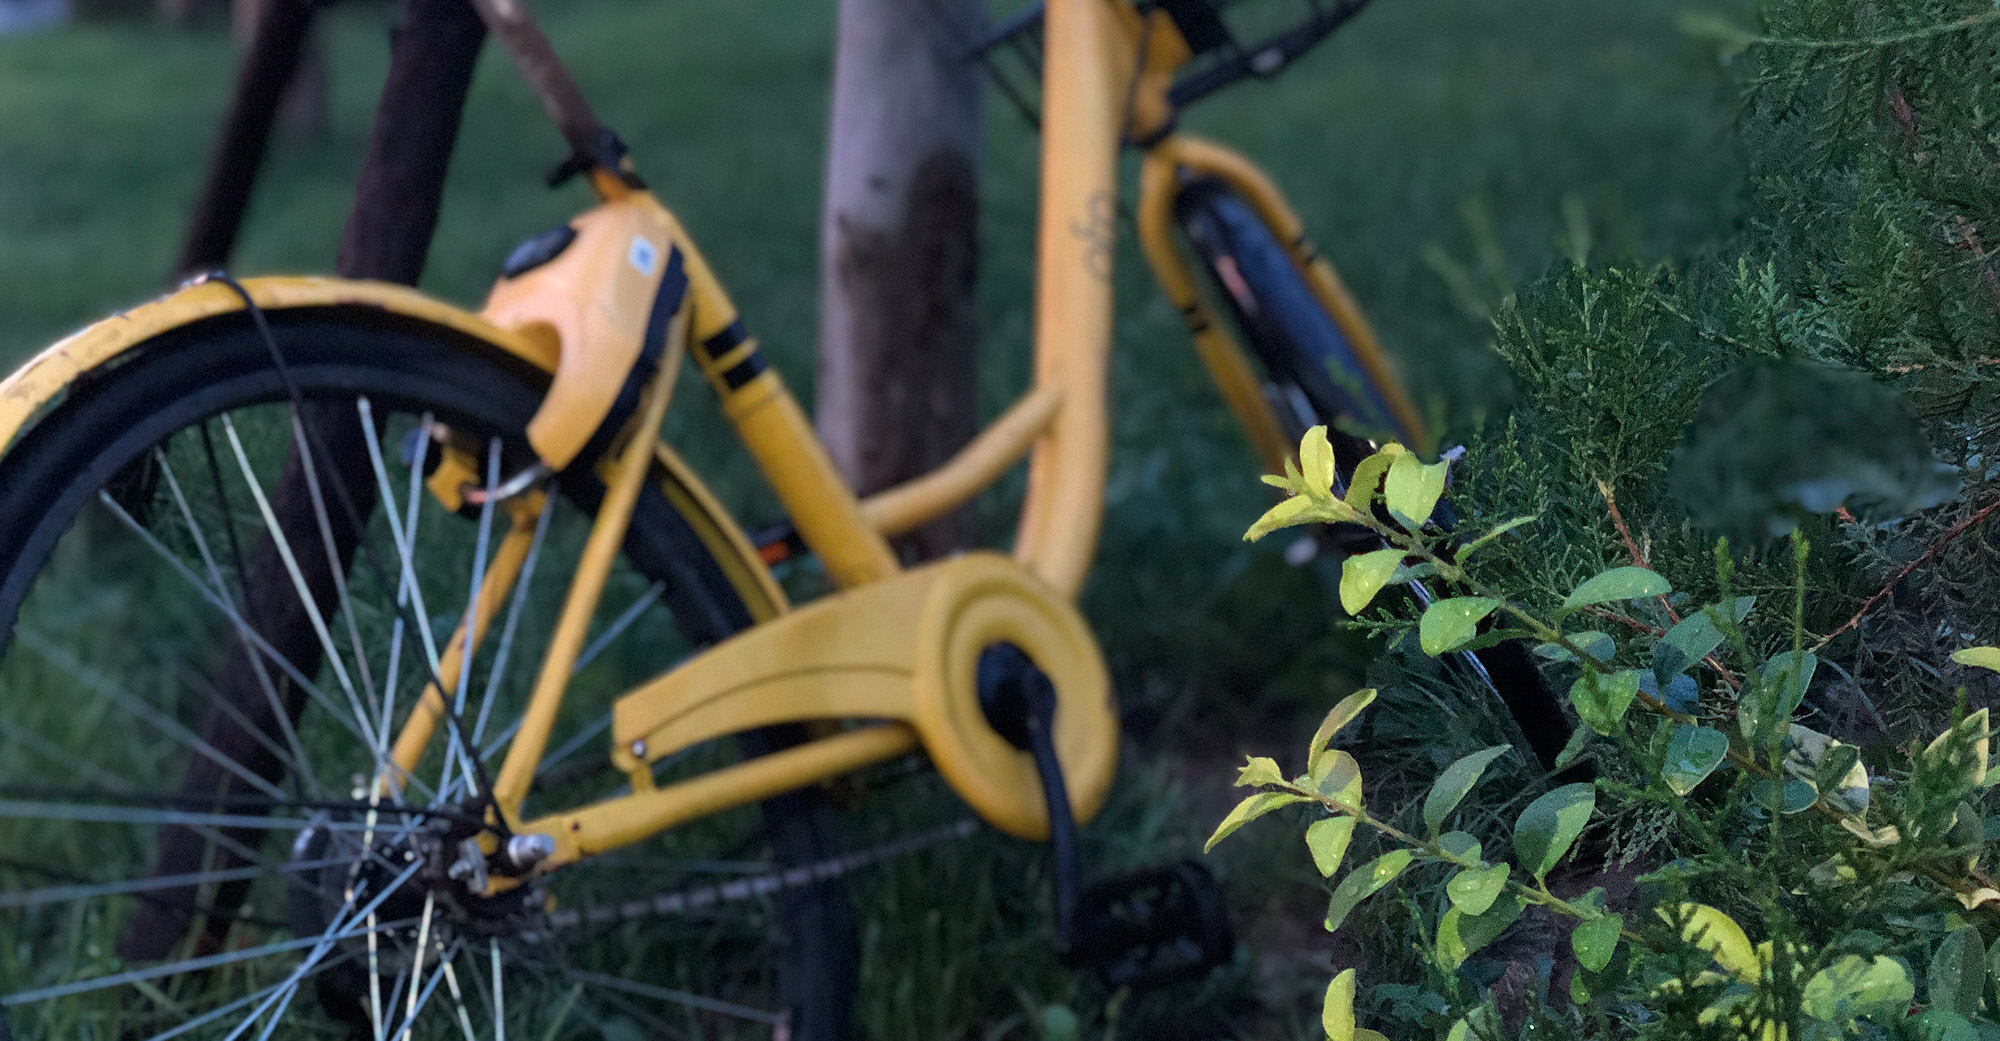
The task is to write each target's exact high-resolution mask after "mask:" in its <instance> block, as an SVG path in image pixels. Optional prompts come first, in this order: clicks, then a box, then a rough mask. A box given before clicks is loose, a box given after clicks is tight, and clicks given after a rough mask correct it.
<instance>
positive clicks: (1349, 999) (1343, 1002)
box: [1319, 969, 1354, 1041]
mask: <svg viewBox="0 0 2000 1041" xmlns="http://www.w3.org/2000/svg"><path fill="white" fill-rule="evenodd" d="M1319 1023H1320V1026H1322V1027H1325V1028H1326V1037H1327V1041H1354V970H1353V969H1343V970H1341V973H1340V975H1338V976H1335V977H1334V978H1333V982H1332V983H1329V984H1327V985H1326V1000H1325V1001H1323V1002H1322V1003H1321V1004H1320V1011H1319Z"/></svg>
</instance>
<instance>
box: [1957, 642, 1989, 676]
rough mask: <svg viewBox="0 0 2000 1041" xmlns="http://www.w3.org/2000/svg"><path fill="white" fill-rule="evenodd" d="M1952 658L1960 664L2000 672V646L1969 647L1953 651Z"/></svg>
mask: <svg viewBox="0 0 2000 1041" xmlns="http://www.w3.org/2000/svg"><path fill="white" fill-rule="evenodd" d="M1951 660H1952V661H1955V662H1957V663H1959V664H1960V665H1970V666H1973V667H1974V668H1979V669H1992V670H1993V671H1994V672H2000V647H1967V648H1966V649H1964V650H1962V651H1953V652H1952V654H1951Z"/></svg>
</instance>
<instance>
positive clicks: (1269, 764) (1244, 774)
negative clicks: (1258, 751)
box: [1236, 755, 1285, 788]
mask: <svg viewBox="0 0 2000 1041" xmlns="http://www.w3.org/2000/svg"><path fill="white" fill-rule="evenodd" d="M1284 780H1285V775H1284V774H1282V773H1279V772H1278V763H1277V760H1275V759H1271V758H1269V757H1267V756H1261V755H1253V756H1251V757H1250V759H1249V761H1248V762H1246V763H1244V764H1243V767H1242V769H1240V770H1238V771H1236V787H1238V788H1245V787H1249V786H1252V785H1259V784H1282V783H1284Z"/></svg>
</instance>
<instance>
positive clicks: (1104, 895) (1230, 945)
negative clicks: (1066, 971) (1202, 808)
mask: <svg viewBox="0 0 2000 1041" xmlns="http://www.w3.org/2000/svg"><path fill="white" fill-rule="evenodd" d="M1235 951H1236V936H1235V934H1234V933H1233V932H1232V931H1231V930H1230V928H1229V912H1228V909H1227V908H1226V907H1225V906H1224V905H1223V902H1222V887H1221V886H1219V885H1217V884H1216V881H1215V876H1214V875H1211V874H1209V873H1208V869H1207V868H1205V867H1202V866H1201V865H1200V864H1198V863H1196V862H1194V861H1192V860H1183V861H1180V862H1178V863H1174V864H1168V865H1165V866H1163V867H1156V868H1148V869H1146V870H1144V871H1135V872H1133V873H1132V874H1129V875H1125V876H1123V877H1120V878H1113V879H1106V880H1104V881H1102V882H1098V883H1096V884H1095V885H1092V886H1091V887H1090V888H1088V889H1085V890H1084V891H1083V893H1082V894H1081V895H1080V896H1079V898H1078V900H1077V907H1076V925H1075V935H1074V936H1073V937H1072V938H1071V943H1070V948H1069V952H1068V955H1069V959H1070V961H1071V962H1072V963H1073V964H1076V965H1079V966H1088V967H1090V968H1092V969H1095V970H1096V971H1097V973H1098V974H1099V975H1100V976H1102V977H1103V978H1104V982H1105V983H1107V984H1109V985H1110V986H1113V987H1133V988H1145V987H1155V986H1160V985H1162V984H1167V983H1178V982H1182V981H1185V980H1191V979H1198V978H1200V977H1201V976H1204V975H1206V974H1207V973H1208V971H1209V970H1210V969H1213V968H1215V967H1216V966H1218V965H1222V964H1224V963H1226V962H1228V961H1229V959H1230V956H1231V955H1233V954H1234V953H1235Z"/></svg>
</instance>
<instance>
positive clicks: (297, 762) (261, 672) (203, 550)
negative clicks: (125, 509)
mask: <svg viewBox="0 0 2000 1041" xmlns="http://www.w3.org/2000/svg"><path fill="white" fill-rule="evenodd" d="M202 437H203V439H204V444H206V443H207V441H206V439H207V437H208V425H207V424H206V423H203V424H202ZM209 449H210V454H209V463H210V464H211V465H213V464H214V463H215V456H214V454H213V446H212V445H210V446H209ZM153 455H154V458H155V459H156V460H157V461H158V463H159V466H160V474H161V476H163V477H165V478H166V481H167V488H168V490H169V491H170V492H171V493H172V494H173V499H174V503H175V505H177V506H178V507H179V508H180V511H181V517H182V519H183V520H185V521H186V523H187V526H188V534H189V535H190V536H192V537H193V539H194V543H195V549H196V551H197V552H199V553H200V554H201V560H202V564H203V565H204V566H205V567H206V568H207V569H208V576H209V581H210V582H212V583H214V586H215V590H216V592H217V594H218V595H220V596H221V597H222V598H223V599H224V600H225V601H228V602H230V604H231V606H232V608H234V606H235V604H234V600H233V598H232V597H231V596H230V594H229V584H228V583H227V582H225V581H224V580H223V577H222V569H221V568H220V567H218V566H217V565H216V562H215V555H214V554H213V553H211V552H210V551H209V548H208V540H207V539H206V538H204V537H203V535H202V531H201V525H200V524H198V523H196V521H195V518H194V510H193V508H192V507H191V506H190V505H189V504H188V499H187V495H186V494H185V493H184V492H183V491H182V488H181V483H180V480H179V478H177V477H176V476H175V475H174V468H173V464H172V463H170V462H169V461H168V460H167V455H166V453H165V452H164V451H161V450H160V449H158V448H155V449H153ZM215 480H216V497H217V498H218V499H220V500H221V505H222V508H223V523H224V524H225V525H228V534H229V543H230V550H231V552H232V553H235V554H236V556H237V561H236V566H237V575H238V576H239V582H240V581H241V576H242V574H243V571H242V568H243V560H242V553H241V551H240V550H239V549H238V548H237V546H236V528H235V525H234V523H233V521H232V520H231V519H230V517H229V514H228V500H227V499H226V498H224V497H223V494H222V486H221V477H220V475H219V474H218V475H216V478H215ZM239 592H240V590H239ZM230 613H231V614H232V615H235V616H236V617H239V618H240V617H241V615H240V610H232V611H231V612H230ZM232 626H233V627H234V628H235V629H236V630H237V633H236V635H237V638H238V639H239V640H242V641H243V643H244V655H243V658H244V661H246V662H247V663H248V664H249V666H250V668H251V671H252V672H254V673H255V674H256V677H257V686H258V689H260V690H261V691H262V692H263V694H264V700H265V702H266V703H267V704H268V705H269V706H270V709H271V717H272V719H273V720H275V721H276V722H277V724H278V729H279V730H280V731H282V733H283V736H284V739H285V743H286V744H287V745H288V746H289V748H290V752H289V753H279V752H278V751H277V749H275V748H272V752H273V753H274V754H277V755H278V756H279V758H280V759H282V760H284V761H285V762H286V767H287V770H288V771H289V772H292V773H293V775H294V776H297V777H300V778H301V779H302V782H303V783H305V784H306V785H307V786H309V787H310V788H312V789H313V790H314V791H316V792H325V791H326V787H325V786H324V785H322V784H320V782H319V778H318V777H317V776H316V775H315V774H314V773H313V771H312V768H311V766H310V765H309V764H308V763H307V759H308V757H307V755H306V754H305V749H304V747H303V746H302V745H301V744H300V742H299V735H298V731H297V730H296V729H295V728H294V727H293V726H292V717H291V713H289V712H287V711H285V709H284V706H283V704H282V701H281V699H280V698H279V696H278V689H277V685H276V684H275V683H273V682H272V680H271V673H270V671H269V670H268V669H266V668H265V667H264V659H263V657H262V656H261V655H259V654H258V653H257V652H256V650H255V649H254V648H252V647H250V646H249V641H248V639H246V638H245V633H244V632H243V628H244V627H243V626H241V625H235V623H233V622H232ZM210 704H214V705H218V706H221V705H227V701H226V699H222V698H219V697H218V698H213V699H211V701H210ZM228 710H229V711H230V712H232V713H235V712H236V711H237V710H236V707H235V706H234V705H228ZM238 724H239V725H241V726H242V727H243V728H244V731H245V732H246V733H249V734H251V735H253V736H254V737H256V738H257V739H258V740H259V741H260V742H262V743H264V744H265V745H266V746H267V747H269V745H270V738H269V737H268V736H267V735H266V734H264V732H263V729H262V728H261V727H254V726H251V725H250V724H249V722H248V721H247V720H243V719H241V718H240V716H239V718H238Z"/></svg>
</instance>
